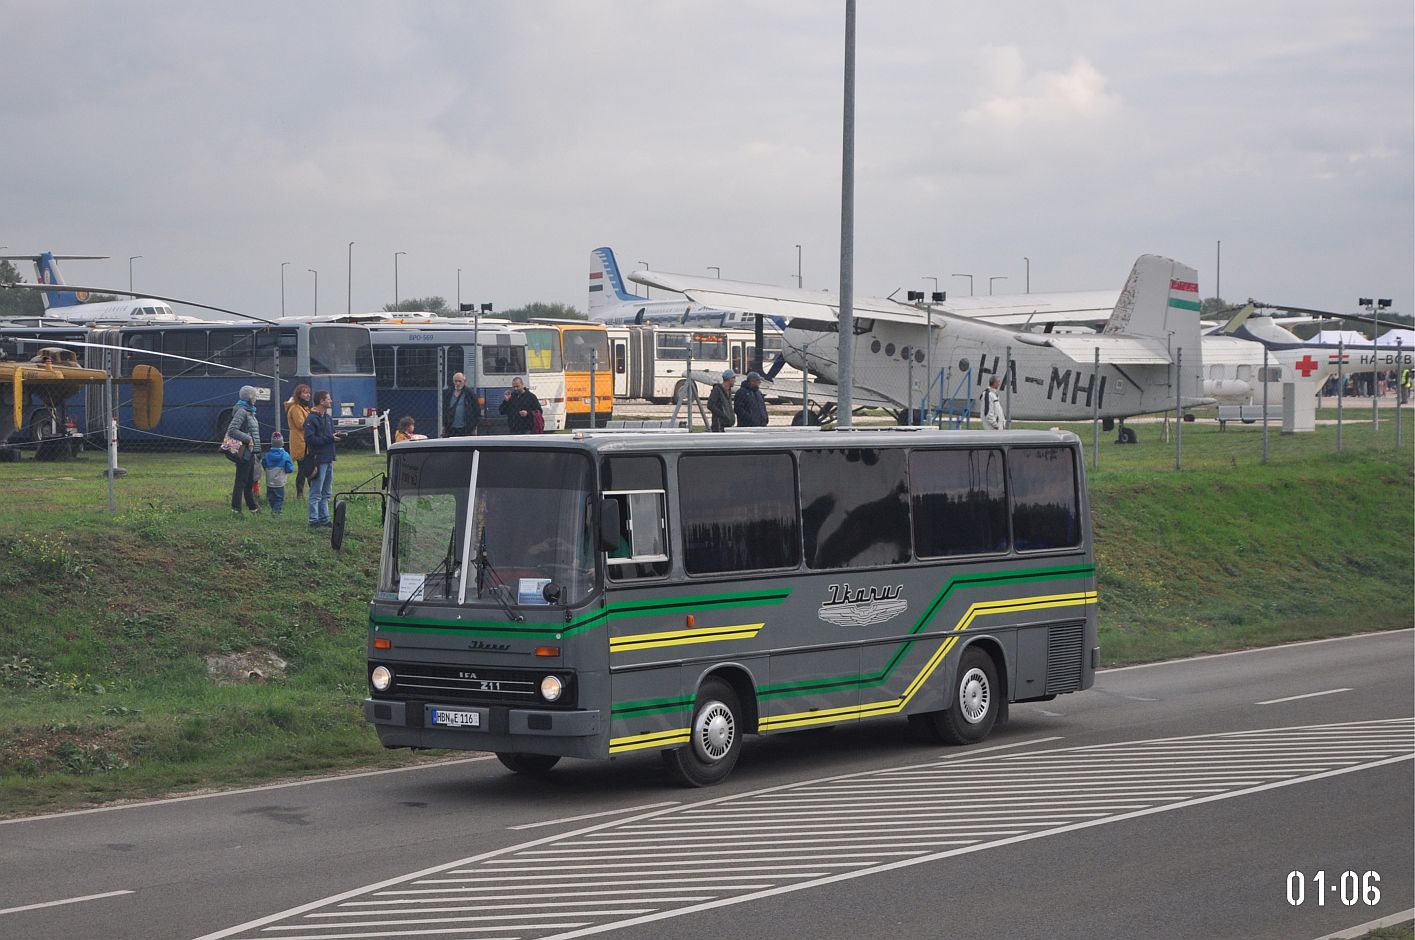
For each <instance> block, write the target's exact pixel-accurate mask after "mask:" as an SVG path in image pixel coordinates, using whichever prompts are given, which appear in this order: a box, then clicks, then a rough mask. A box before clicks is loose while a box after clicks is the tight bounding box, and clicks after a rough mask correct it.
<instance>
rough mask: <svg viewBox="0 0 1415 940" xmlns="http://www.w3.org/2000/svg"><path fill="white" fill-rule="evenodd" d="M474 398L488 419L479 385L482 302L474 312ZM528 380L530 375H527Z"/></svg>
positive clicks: (482, 413) (479, 430) (483, 415)
mask: <svg viewBox="0 0 1415 940" xmlns="http://www.w3.org/2000/svg"><path fill="white" fill-rule="evenodd" d="M472 350H473V354H472V400H473V401H475V402H476V403H477V404H478V405H480V406H481V416H482V419H483V420H485V419H486V404H485V403H484V402H482V397H481V388H480V387H479V386H478V385H477V382H478V381H479V378H478V377H479V376H480V374H481V304H480V303H478V304H477V308H476V310H474V311H473V312H472ZM525 378H526V380H527V382H529V381H530V376H529V375H528V376H526V377H525ZM477 433H478V434H480V433H481V427H480V426H478V427H477Z"/></svg>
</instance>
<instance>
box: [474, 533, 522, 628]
mask: <svg viewBox="0 0 1415 940" xmlns="http://www.w3.org/2000/svg"><path fill="white" fill-rule="evenodd" d="M476 566H477V598H478V599H480V598H481V596H482V591H483V589H484V588H485V587H486V576H487V574H488V573H490V574H491V577H492V579H493V580H492V585H491V596H492V597H494V598H495V599H496V603H497V604H498V605H499V606H500V607H501V609H502V610H503V611H505V613H506V616H507V617H508V618H510V620H511V622H512V623H525V622H526V618H525V617H522V616H521V615H520V614H519V613H517V612H516V609H515V608H514V607H512V606H511V602H510V601H508V600H507V599H506V595H507V594H508V593H509V592H510V586H509V585H507V583H506V581H505V579H504V578H502V577H501V573H500V572H499V571H497V570H496V568H495V567H494V566H493V565H492V563H491V556H490V555H488V554H487V551H486V529H484V528H483V529H482V532H481V544H480V545H478V546H477V554H476Z"/></svg>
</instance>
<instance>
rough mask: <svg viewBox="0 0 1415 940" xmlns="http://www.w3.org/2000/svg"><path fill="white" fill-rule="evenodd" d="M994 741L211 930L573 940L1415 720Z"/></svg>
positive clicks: (995, 839)
mask: <svg viewBox="0 0 1415 940" xmlns="http://www.w3.org/2000/svg"><path fill="white" fill-rule="evenodd" d="M1025 743H1026V744H1034V743H1038V742H1031V741H1029V742H1025ZM1000 750H1002V749H998V748H994V749H986V750H974V751H957V752H954V754H956V755H958V756H954V754H950V755H949V756H947V757H944V758H942V759H939V760H936V761H931V762H929V763H925V764H916V765H912V766H908V767H896V768H890V769H888V770H873V771H866V772H864V773H855V774H848V775H844V776H839V777H828V778H824V779H820V780H813V781H808V782H804V783H792V784H785V785H783V786H778V787H771V788H768V789H765V790H758V791H755V792H752V793H743V794H737V795H734V796H725V797H720V798H718V799H714V800H706V801H703V802H699V803H693V804H690V805H687V806H677V807H672V808H668V809H661V810H657V811H654V812H649V813H643V814H640V815H637V816H633V817H630V818H628V819H619V820H613V821H609V822H603V823H600V824H598V825H595V826H590V827H587V828H584V829H580V830H577V831H574V832H569V833H563V834H557V835H552V836H547V837H545V838H543V839H538V840H536V841H533V842H525V843H521V844H520V845H514V846H510V847H507V848H504V849H497V850H495V851H491V852H487V853H484V854H482V855H477V856H474V857H471V858H465V859H460V860H458V861H455V862H450V863H447V864H444V865H440V866H437V867H434V868H428V869H425V870H423V871H419V872H415V873H412V874H408V875H404V876H401V877H398V878H393V879H389V880H387V881H384V882H380V883H379V884H375V885H368V886H366V887H363V888H356V889H354V890H352V891H347V892H344V893H342V894H338V895H335V896H333V897H329V898H324V899H321V900H318V901H313V902H311V903H309V904H305V905H302V906H300V907H297V908H293V909H291V910H288V911H283V912H281V913H278V914H272V915H270V916H268V917H263V918H260V919H258V920H254V921H251V922H249V923H246V924H241V925H239V926H237V927H231V928H228V929H225V930H220V931H217V932H215V933H212V934H208V935H207V936H205V937H202V938H200V940H224V938H241V940H255V938H258V937H263V938H271V937H281V938H292V940H315V938H319V940H366V938H374V937H379V938H384V937H429V936H431V937H438V936H441V937H450V936H459V937H478V938H483V940H491V938H492V937H499V938H500V937H504V938H518V940H568V938H571V937H582V936H586V935H589V934H595V933H602V932H605V931H609V930H614V929H616V928H619V927H627V926H630V925H634V924H643V923H648V922H652V921H656V920H662V919H664V918H668V917H678V916H682V915H685V914H690V913H693V912H695V911H701V910H706V909H709V908H715V907H723V906H726V905H730V904H740V903H744V902H748V901H752V900H755V899H758V898H764V897H770V896H772V895H777V894H784V893H786V892H790V891H799V890H802V889H806V888H812V887H816V886H819V885H824V884H828V883H831V882H835V881H843V880H846V879H850V878H858V877H861V876H864V875H870V874H875V873H879V872H884V871H889V870H892V869H895V868H902V867H906V866H910V865H918V864H922V863H926V862H931V861H936V860H938V859H943V858H949V857H951V856H955V855H962V854H965V853H969V852H977V851H982V850H986V849H989V848H995V847H998V846H1003V845H1011V844H1014V843H1017V842H1023V841H1027V840H1031V839H1038V838H1043V837H1046V836H1050V835H1056V834H1059V833H1064V832H1071V831H1075V830H1077V829H1084V828H1088V827H1091V826H1098V825H1105V824H1109V823H1113V822H1119V821H1122V820H1126V819H1134V818H1137V817H1140V816H1147V815H1152V814H1155V813H1163V812H1169V811H1172V810H1177V809H1182V808H1184V807H1189V806H1195V805H1199V804H1202V803H1208V802H1213V801H1215V800H1223V799H1230V798H1233V797H1238V796H1243V795H1246V794H1250V793H1258V792H1262V791H1265V790H1271V789H1275V788H1278V787H1285V786H1290V785H1293V784H1298V783H1305V782H1307V781H1311V780H1318V779H1322V778H1326V777H1332V776H1337V775H1340V774H1346V773H1351V772H1354V771H1359V770H1365V769H1368V768H1372V767H1378V766H1381V765H1384V764H1391V763H1395V762H1398V761H1405V760H1410V759H1411V758H1412V757H1415V719H1409V718H1401V719H1388V720H1381V721H1365V722H1348V723H1342V724H1329V725H1309V726H1304V727H1292V728H1270V729H1263V730H1258V731H1243V732H1229V733H1223V734H1206V735H1197V736H1191V737H1180V738H1161V739H1154V740H1147V741H1127V742H1120V743H1115V744H1100V745H1086V746H1080V747H1069V748H1054V749H1050V750H1032V751H1016V752H1004V753H999V751H1000ZM709 871H711V872H715V873H716V874H714V875H711V876H709V875H707V874H704V873H705V872H709ZM680 872H681V873H682V874H681V875H680V874H679V873H680Z"/></svg>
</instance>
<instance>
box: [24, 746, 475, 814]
mask: <svg viewBox="0 0 1415 940" xmlns="http://www.w3.org/2000/svg"><path fill="white" fill-rule="evenodd" d="M495 759H496V755H495V754H487V755H485V756H482V757H462V758H458V759H457V760H443V761H438V762H436V763H434V764H415V765H414V766H412V767H390V768H388V769H387V770H361V771H359V772H358V773H352V774H338V775H336V776H333V777H311V778H310V779H308V780H291V781H289V782H288V783H269V784H266V785H264V786H259V787H243V788H242V789H240V790H217V791H215V792H213V793H193V794H191V795H189V796H169V797H164V798H162V799H160V800H140V801H138V802H136V803H118V804H115V805H113V806H95V807H93V808H92V809H73V810H69V811H67V812H63V813H46V814H44V815H43V816H16V817H14V818H13V819H0V826H9V825H13V824H15V823H28V822H40V821H42V820H46V819H63V818H65V817H68V816H87V815H89V814H91V813H112V812H115V811H117V810H120V809H142V808H143V807H148V806H166V805H167V804H168V803H190V802H191V801H193V800H212V799H215V798H216V797H218V796H241V795H242V794H245V793H265V792H266V791H268V790H286V789H289V788H290V787H307V786H310V785H311V784H316V783H339V782H340V781H342V780H358V779H360V778H363V777H382V776H384V775H385V774H405V773H408V772H409V771H413V770H428V769H430V768H433V767H455V766H457V765H458V764H475V763H478V762H479V761H484V760H495Z"/></svg>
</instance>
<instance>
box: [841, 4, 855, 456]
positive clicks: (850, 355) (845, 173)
mask: <svg viewBox="0 0 1415 940" xmlns="http://www.w3.org/2000/svg"><path fill="white" fill-rule="evenodd" d="M844 84H845V104H844V109H843V120H842V122H841V124H842V128H841V130H842V133H841V135H840V137H841V147H840V151H841V153H840V336H839V340H840V353H839V356H838V357H837V359H838V361H839V363H840V365H839V369H840V375H839V376H838V379H837V383H838V384H837V385H836V393H837V399H836V401H837V402H838V404H837V405H836V410H837V411H838V412H839V415H838V417H837V420H836V426H837V427H840V428H851V427H854V418H855V416H854V413H853V412H854V410H855V406H854V388H853V383H854V381H855V350H854V343H855V296H854V291H855V0H845V83H844Z"/></svg>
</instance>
